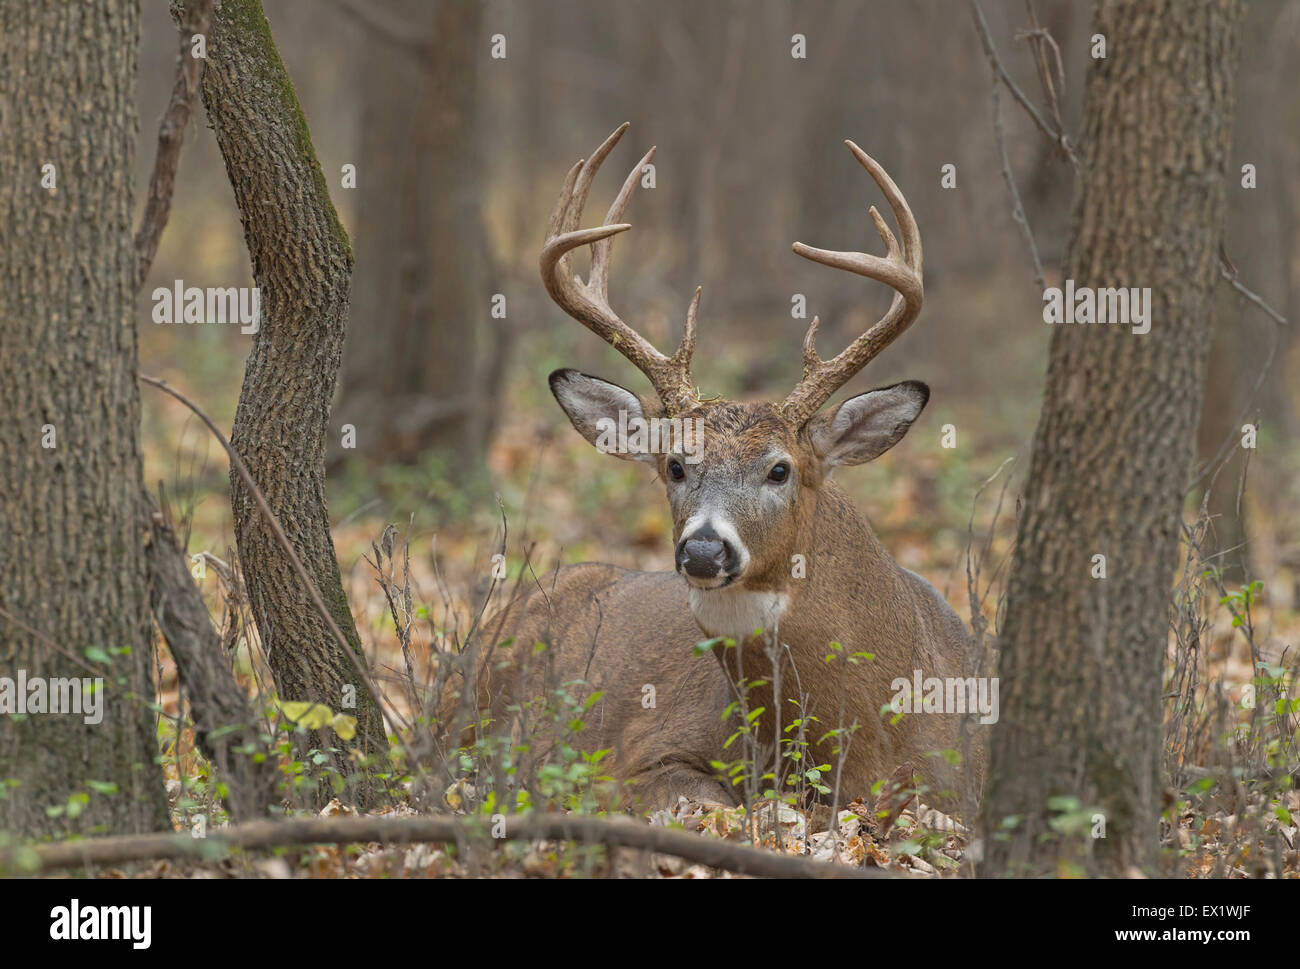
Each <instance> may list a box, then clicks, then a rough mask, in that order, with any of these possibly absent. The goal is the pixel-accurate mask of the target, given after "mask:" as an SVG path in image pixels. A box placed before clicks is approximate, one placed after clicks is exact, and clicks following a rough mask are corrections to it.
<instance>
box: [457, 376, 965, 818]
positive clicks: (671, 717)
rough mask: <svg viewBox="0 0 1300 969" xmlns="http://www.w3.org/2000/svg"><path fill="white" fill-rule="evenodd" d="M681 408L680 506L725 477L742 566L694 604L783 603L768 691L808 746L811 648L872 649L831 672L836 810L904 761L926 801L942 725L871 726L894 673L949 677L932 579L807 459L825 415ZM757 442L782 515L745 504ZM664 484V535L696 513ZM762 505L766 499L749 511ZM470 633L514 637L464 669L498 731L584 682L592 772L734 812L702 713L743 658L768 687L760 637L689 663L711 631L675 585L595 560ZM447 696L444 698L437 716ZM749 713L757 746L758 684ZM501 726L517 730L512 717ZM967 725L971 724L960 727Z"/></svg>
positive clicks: (952, 664) (958, 669)
mask: <svg viewBox="0 0 1300 969" xmlns="http://www.w3.org/2000/svg"><path fill="white" fill-rule="evenodd" d="M922 406H923V405H922ZM650 410H651V409H650V407H649V406H647V407H646V411H647V412H650ZM687 416H692V417H699V418H702V419H703V420H704V422H705V424H704V427H705V448H704V454H705V455H706V459H705V460H704V461H703V462H701V464H700V465H699V466H698V470H697V471H695V472H694V477H693V478H690V479H689V480H691V481H692V482H695V481H698V482H701V484H699V486H698V488H697V492H698V493H697V494H696V495H695V497H696V498H698V497H699V493H702V491H703V489H705V488H706V487H712V486H713V485H709V484H708V482H710V481H712V482H714V483H716V482H725V483H728V484H726V487H727V488H728V489H729V490H728V491H727V497H728V500H729V501H731V502H732V504H731V506H730V510H731V511H732V512H733V518H732V520H733V521H734V523H735V526H736V529H737V531H738V532H739V534H740V537H741V538H742V539H743V540H744V542H745V544H746V546H747V547H748V548H749V550H750V552H751V556H752V559H751V563H750V567H749V568H748V569H747V571H746V574H745V575H744V577H743V580H742V581H740V582H738V586H739V588H738V589H734V590H723V592H720V593H712V594H714V595H722V594H727V592H728V591H732V592H735V591H742V590H743V591H745V592H767V593H775V594H783V595H786V596H788V597H789V603H788V606H787V608H786V610H785V613H784V616H783V618H782V619H781V622H780V625H779V636H780V642H781V643H783V644H785V645H786V646H787V647H788V658H789V662H788V663H786V665H785V666H784V668H783V673H782V678H783V686H784V689H783V693H784V695H785V697H786V698H787V699H789V698H792V697H794V696H795V695H796V690H795V687H794V684H795V681H796V677H795V673H796V672H797V676H798V682H799V683H800V684H801V686H802V690H803V692H804V693H806V694H808V695H809V696H810V697H811V705H812V709H811V710H810V711H808V712H810V713H812V714H814V715H815V716H816V717H818V719H819V721H820V722H819V724H818V725H816V726H814V727H813V728H812V730H811V731H810V732H811V737H810V739H811V740H813V741H816V740H817V739H818V738H820V736H821V735H822V734H823V733H825V731H826V730H829V729H831V728H833V727H834V726H836V719H837V715H838V708H839V703H840V693H841V676H840V672H839V669H838V667H836V666H835V665H834V664H828V663H827V662H826V660H825V657H826V656H827V654H828V653H829V652H830V648H829V644H830V643H832V642H838V643H840V644H842V646H843V649H844V650H845V652H846V653H848V654H853V653H858V652H866V653H871V654H873V655H874V660H871V661H863V662H860V663H859V664H858V665H856V666H850V667H849V668H848V671H847V674H846V675H845V678H844V697H845V710H846V714H845V719H846V721H848V722H852V721H853V720H856V721H858V723H860V724H861V728H860V729H859V730H858V732H857V733H856V735H855V736H854V737H853V739H852V742H851V745H850V747H849V753H848V756H847V760H846V763H845V765H844V773H843V785H842V790H843V796H842V798H841V803H843V802H844V801H847V800H848V799H850V798H853V797H858V796H865V795H867V793H868V791H869V789H870V787H871V785H872V783H873V782H875V781H877V780H881V779H885V778H889V777H890V776H891V775H893V774H894V772H895V770H896V769H897V768H898V767H899V765H900V764H904V763H911V764H912V765H913V767H914V768H915V769H916V770H918V771H919V772H920V773H921V774H922V776H923V777H924V778H925V779H926V780H927V781H928V782H929V783H930V784H931V785H932V787H934V788H935V789H936V790H937V791H938V790H951V789H952V788H953V787H954V784H955V780H956V778H955V776H954V774H953V772H952V771H951V770H950V769H948V768H947V765H946V763H945V761H944V760H943V759H942V758H940V757H936V756H927V755H928V754H929V752H931V751H936V750H940V749H943V748H952V747H957V746H959V742H958V739H957V738H958V732H959V726H960V724H959V720H960V717H958V716H954V715H940V714H910V715H906V716H904V717H902V719H901V721H900V722H899V723H898V724H897V725H895V726H890V725H889V722H888V721H889V715H888V714H887V715H886V716H885V717H882V716H881V715H880V711H881V708H882V707H883V706H884V705H886V704H888V703H889V701H890V698H891V697H892V696H893V694H894V692H895V691H894V690H893V689H892V688H891V682H892V681H893V680H894V679H895V678H896V677H902V678H905V679H907V680H908V681H909V682H910V680H911V678H912V671H913V670H915V669H920V670H921V671H922V675H923V676H940V677H943V676H958V675H962V671H963V666H964V663H965V647H966V645H967V643H968V634H967V632H966V629H965V627H964V626H963V624H962V622H961V620H960V619H958V617H957V615H956V614H955V613H954V612H953V611H952V609H951V608H950V607H949V606H948V604H947V603H946V602H945V601H944V599H943V597H942V596H941V595H940V594H939V593H938V591H937V590H935V589H934V587H933V586H931V585H930V584H929V583H928V582H926V581H925V580H924V579H923V578H921V577H920V576H918V575H916V574H914V573H912V572H910V571H908V570H907V569H904V568H902V567H901V566H899V565H898V564H897V563H896V562H895V561H894V560H893V559H892V558H890V556H889V555H888V554H887V553H886V552H885V551H884V549H883V548H882V547H881V545H880V543H879V542H878V541H877V539H876V536H875V534H874V533H873V532H872V530H871V528H870V526H869V525H868V524H867V522H866V521H865V520H864V518H863V517H862V516H861V515H859V514H858V512H857V511H856V510H855V509H854V508H853V506H852V505H851V503H850V502H849V501H848V499H847V497H846V496H845V494H844V492H843V491H842V490H841V489H840V488H839V487H838V486H837V485H836V484H835V483H834V482H833V481H832V480H830V478H829V475H828V474H827V472H826V471H825V469H824V467H823V464H824V458H825V454H824V453H819V451H818V449H819V447H824V440H825V432H826V429H827V428H828V427H829V422H830V421H831V420H832V419H833V416H834V415H833V411H832V412H831V413H827V414H824V415H821V416H819V417H816V418H814V419H813V420H812V421H810V422H809V423H808V425H806V426H805V427H804V428H801V429H800V428H794V427H792V426H791V425H790V424H788V423H787V422H786V421H785V420H783V419H782V417H781V416H780V413H779V412H778V411H777V409H776V408H775V407H773V406H772V405H771V404H766V403H756V404H735V403H727V402H718V403H708V404H703V405H700V406H699V407H698V408H696V409H695V410H694V411H692V412H691V413H690V414H689V415H687ZM575 424H576V421H575ZM905 430H906V427H905V426H904V427H902V429H901V430H899V431H898V432H897V433H896V435H895V436H894V437H893V438H892V439H891V440H890V441H889V442H888V443H889V444H892V443H893V441H894V440H896V439H897V438H898V437H901V436H902V433H903V432H905ZM584 433H585V431H584ZM886 446H888V445H886ZM774 449H776V450H780V451H783V452H784V453H785V454H786V455H788V456H789V458H790V459H792V463H793V472H794V475H795V480H794V481H793V482H792V483H791V484H789V485H788V486H787V487H788V489H789V491H788V493H779V492H778V494H779V495H780V500H781V501H784V505H782V506H781V508H780V509H779V510H777V511H774V510H773V508H774V505H775V502H776V500H777V499H776V498H771V499H761V498H759V497H755V496H756V495H760V494H762V491H761V488H762V485H761V481H762V478H761V475H762V474H766V471H765V464H764V462H765V461H766V460H767V458H768V455H769V454H771V453H772V452H773V450H774ZM668 460H669V457H668V456H666V455H659V456H657V457H656V458H655V461H656V467H657V468H658V470H659V474H660V477H661V479H664V480H665V482H666V484H667V472H666V470H665V469H666V466H667V461H668ZM754 475H760V477H757V478H753V476H754ZM751 478H753V480H756V481H758V482H760V484H754V483H752V481H751ZM668 487H669V491H670V503H671V504H672V505H673V518H674V529H673V537H674V540H675V541H676V540H677V539H679V538H680V537H681V531H682V527H683V525H684V523H685V522H686V520H687V518H688V517H689V516H690V514H691V513H692V510H693V509H694V508H695V507H696V505H695V504H694V503H693V502H692V498H691V494H690V489H688V488H679V489H678V490H677V491H676V492H675V493H674V491H673V488H672V487H671V485H668ZM717 487H723V486H722V485H717ZM764 500H767V501H768V502H769V504H768V505H766V506H764V505H763V501H764ZM795 554H801V555H803V556H804V557H805V559H806V577H803V578H793V577H792V575H791V571H792V570H791V557H792V556H793V555H795ZM485 631H486V635H487V639H488V640H491V641H494V642H498V643H500V642H504V641H507V640H513V643H514V645H513V647H512V651H511V652H510V656H511V658H512V660H511V663H510V664H509V665H507V666H504V667H503V665H502V662H501V661H502V660H503V658H504V657H503V655H502V654H501V653H500V652H497V653H495V654H493V658H492V659H490V660H489V659H485V658H480V659H479V660H478V662H477V672H476V682H477V702H478V706H479V708H480V709H482V710H487V711H491V712H492V714H493V716H494V718H495V719H496V721H497V722H498V724H502V723H505V722H507V721H509V720H510V719H511V718H510V717H509V715H508V713H507V708H508V707H510V706H511V705H512V704H516V703H519V702H521V701H524V700H526V699H528V698H529V697H531V696H536V695H537V694H538V693H539V692H540V691H541V690H542V689H543V683H544V681H546V680H548V679H549V681H550V682H551V683H563V682H569V681H573V680H585V681H586V682H587V683H588V684H589V685H590V688H591V689H593V690H601V691H604V697H603V698H602V699H601V700H600V701H599V702H598V703H597V704H596V705H595V706H594V707H593V708H592V710H591V711H590V712H589V713H588V714H587V717H586V720H587V723H588V727H587V729H586V730H584V731H583V732H581V733H580V734H579V735H578V742H579V743H580V744H581V745H582V746H583V747H584V748H585V749H588V750H595V749H605V748H608V749H610V750H611V751H612V752H611V754H610V755H609V756H608V758H607V759H606V760H605V762H604V764H605V766H606V767H607V768H608V771H609V773H610V774H611V775H612V776H613V777H615V778H616V779H618V780H620V781H629V782H632V783H633V785H634V787H633V790H634V791H635V795H636V798H637V799H638V800H639V801H641V802H642V803H643V805H647V806H662V805H665V804H669V803H671V802H672V801H674V800H675V799H676V797H677V796H678V795H680V794H684V795H686V796H688V797H693V798H698V799H703V800H708V801H717V802H721V803H738V799H737V794H736V791H735V790H734V789H733V788H732V786H731V785H730V784H729V783H727V782H726V781H723V780H720V779H719V778H718V777H717V776H716V771H715V770H714V769H713V768H712V767H710V763H711V762H713V761H724V762H727V761H733V760H735V758H736V756H737V751H736V749H734V748H733V749H731V750H724V749H723V745H724V743H725V742H726V740H727V738H728V736H730V734H731V733H732V731H733V730H734V723H732V724H728V723H724V722H723V721H722V720H721V718H720V713H721V711H722V710H723V708H724V707H725V706H726V704H727V703H728V702H729V701H730V699H731V696H732V694H731V692H730V688H729V685H728V675H731V676H732V677H734V676H735V674H736V672H737V670H736V667H737V663H738V662H740V661H742V659H743V664H744V668H745V669H744V672H745V675H746V676H747V677H750V678H752V677H754V676H756V675H762V676H767V677H770V676H771V667H770V663H769V661H768V659H767V657H766V656H765V655H764V652H763V648H762V647H763V644H762V641H761V640H760V639H758V638H755V637H753V636H750V637H748V638H746V639H744V640H743V641H742V642H741V643H739V644H738V648H736V649H730V650H724V649H722V648H721V647H718V648H715V650H714V651H713V655H703V656H696V655H694V652H693V647H694V646H695V644H696V643H698V642H699V641H701V640H703V639H706V638H708V637H709V636H710V635H712V633H713V631H712V630H708V629H704V628H702V627H701V625H700V623H699V622H698V621H697V619H696V617H695V615H694V613H693V612H692V610H691V606H690V601H689V597H688V586H687V583H686V581H685V579H683V578H682V577H681V576H679V575H678V574H676V573H673V572H660V573H646V572H634V571H628V570H625V569H621V568H617V567H615V566H611V565H601V564H584V565H576V566H568V567H564V568H561V569H559V570H558V571H556V572H553V573H550V574H548V575H547V576H545V577H544V578H542V579H541V580H539V581H538V582H537V584H536V586H535V587H534V588H533V589H532V590H531V591H530V592H529V593H528V594H526V595H524V596H522V597H520V598H519V599H518V600H517V601H515V602H513V603H512V604H510V605H509V606H508V607H507V608H506V609H505V610H504V611H502V612H501V613H499V614H498V615H497V616H496V617H495V618H494V619H492V620H489V622H488V623H487V624H486V625H485ZM537 642H546V643H549V644H550V647H549V649H548V650H547V651H546V652H545V653H544V654H542V657H543V658H542V659H540V660H533V661H529V659H528V658H529V657H530V656H532V655H533V653H534V650H533V646H534V644H535V643H537ZM489 652H491V651H489ZM718 654H721V656H722V657H725V660H724V662H719V657H718ZM724 663H725V666H726V670H725V671H724V668H723V667H724ZM647 684H648V685H651V686H653V687H654V690H655V694H656V704H655V706H654V708H653V709H646V708H645V707H644V706H643V704H642V698H643V686H645V685H647ZM454 703H455V698H454V696H452V694H451V693H450V692H449V693H448V697H447V706H446V711H447V715H449V713H450V710H451V709H452V708H453V705H454ZM750 705H751V707H756V706H765V707H766V708H767V710H768V711H769V713H768V714H767V715H765V717H764V722H765V725H766V726H765V729H764V732H763V736H764V740H765V742H768V743H770V742H771V740H772V727H771V723H772V720H771V716H772V714H771V711H773V710H775V709H777V706H778V705H774V704H773V703H772V697H771V687H770V686H769V687H765V688H759V689H757V690H755V691H754V692H753V693H751V696H750ZM779 708H780V710H781V720H782V724H783V725H788V724H789V722H790V720H791V719H792V718H793V717H794V716H796V712H795V708H794V707H793V706H792V705H791V704H790V703H787V702H783V703H781V704H779ZM972 723H974V718H972ZM845 725H847V723H846V724H845ZM514 729H515V731H516V733H517V732H518V729H519V728H518V724H517V723H516V724H515V725H514ZM981 732H982V728H980V727H978V726H974V727H973V730H972V733H973V734H975V735H978V734H980V733H981ZM786 736H788V735H786ZM548 742H549V741H548V739H547V738H546V737H545V736H541V737H538V738H536V740H535V742H534V751H535V752H536V753H539V754H540V753H544V751H545V749H546V747H547V744H548ZM830 748H831V742H830V741H828V742H826V743H825V744H818V745H816V747H815V749H814V753H813V755H812V756H813V757H814V758H815V760H814V763H829V764H832V765H833V764H835V756H834V755H833V754H832V752H831V749H830ZM981 748H982V744H980V743H978V742H977V744H976V745H975V748H974V751H973V756H972V763H971V766H972V768H973V769H974V771H975V772H976V775H977V776H978V773H979V772H980V771H981V770H982V753H981ZM930 800H932V801H934V800H936V798H934V797H931V798H930ZM937 800H939V801H940V803H943V799H937Z"/></svg>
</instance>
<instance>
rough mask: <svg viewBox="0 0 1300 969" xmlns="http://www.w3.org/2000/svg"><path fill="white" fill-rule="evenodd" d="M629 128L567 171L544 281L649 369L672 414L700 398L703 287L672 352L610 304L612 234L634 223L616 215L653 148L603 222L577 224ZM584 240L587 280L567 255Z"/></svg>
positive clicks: (564, 304)
mask: <svg viewBox="0 0 1300 969" xmlns="http://www.w3.org/2000/svg"><path fill="white" fill-rule="evenodd" d="M627 129H628V125H627V124H626V123H624V124H622V125H620V126H619V127H618V128H617V129H616V130H615V131H614V133H613V134H611V135H610V136H609V137H608V138H606V139H605V141H604V142H603V143H602V144H601V146H600V147H599V148H597V149H596V151H595V152H594V153H593V154H592V156H591V157H590V158H588V159H587V160H586V161H582V162H579V163H578V164H576V165H574V166H573V168H571V169H570V170H569V174H568V176H567V177H566V178H565V181H564V187H563V188H562V189H561V191H560V197H559V199H558V200H557V201H556V203H555V208H554V209H553V210H552V211H551V220H550V223H549V227H548V229H547V233H546V242H545V244H544V245H543V246H542V255H541V260H540V264H541V271H542V282H543V284H544V285H545V286H546V291H547V292H548V293H549V294H550V296H551V299H553V300H554V301H555V302H556V303H557V304H558V305H559V306H560V307H561V308H562V309H563V310H564V311H565V312H566V313H568V314H569V315H570V316H572V317H573V318H574V319H576V320H577V321H578V322H580V323H582V324H583V325H584V326H586V327H587V328H588V329H589V330H591V331H592V332H593V333H595V334H596V335H597V336H599V337H600V338H601V339H603V340H604V341H605V342H606V343H608V344H609V345H610V346H612V347H613V348H614V349H616V350H617V351H618V352H619V353H621V354H622V355H623V356H624V357H626V358H627V359H628V361H629V362H631V363H632V364H633V365H634V366H636V368H637V369H638V370H640V371H641V372H642V373H643V374H645V375H646V377H647V378H648V379H649V380H650V383H651V385H652V386H653V387H654V389H655V392H656V393H657V394H658V395H659V399H660V400H661V401H662V402H663V404H664V407H665V408H666V409H667V410H668V412H669V413H670V414H675V413H680V412H681V411H684V410H689V409H690V408H691V407H692V406H694V405H695V404H696V403H697V402H698V397H697V395H696V394H695V391H694V387H693V385H692V383H691V379H690V360H691V353H692V352H693V350H694V347H695V312H696V308H697V307H698V305H699V292H698V291H697V292H696V296H695V300H694V302H692V304H691V311H690V313H689V315H688V318H687V324H686V332H684V333H683V335H682V342H681V345H680V346H679V347H678V348H677V351H676V352H675V353H674V354H673V355H672V356H671V357H666V356H664V355H663V354H662V353H660V352H659V351H658V350H657V349H655V347H654V346H653V345H652V344H651V343H650V342H649V341H648V340H646V339H645V338H644V337H643V336H641V334H639V333H637V332H636V331H635V330H634V329H632V328H631V327H630V326H628V325H627V324H626V323H624V322H623V321H622V320H621V319H620V318H619V316H618V314H617V313H615V312H614V310H613V309H612V308H611V307H610V305H609V298H608V291H609V264H610V252H611V250H612V248H613V237H614V236H615V235H617V234H618V233H620V232H626V231H627V230H628V229H630V228H632V226H631V225H629V224H627V223H623V222H616V221H614V220H616V219H619V218H622V216H623V212H624V210H625V209H626V208H627V204H628V201H629V200H630V199H631V197H632V193H633V191H635V189H636V185H637V181H638V178H639V176H640V173H641V169H642V168H643V167H644V166H645V165H646V164H647V163H648V162H649V161H650V159H651V158H653V157H654V153H655V149H654V148H651V149H650V150H649V151H648V152H646V154H645V156H644V157H643V158H642V159H641V160H640V161H639V162H637V165H636V167H635V168H633V169H632V171H631V173H630V174H629V175H628V177H627V179H626V180H625V181H624V182H623V187H622V188H621V189H620V190H619V193H618V195H617V196H616V197H615V199H614V202H613V204H612V205H611V206H610V208H609V212H608V213H607V214H606V216H605V222H604V224H603V225H599V226H596V227H595V228H591V229H579V228H578V225H579V224H580V223H581V221H582V212H583V209H584V207H585V206H586V202H587V194H588V192H590V190H591V185H592V182H593V181H594V180H595V177H596V173H597V172H598V171H599V169H600V166H601V163H602V162H603V161H604V160H605V158H606V156H608V155H609V153H610V151H612V150H613V148H614V146H615V145H616V144H618V141H619V139H620V138H621V137H622V136H623V132H625V131H626V130H627ZM584 245H589V246H591V271H590V272H589V273H588V274H587V282H585V283H584V282H583V281H582V280H581V279H579V278H578V277H577V276H576V275H575V274H574V273H573V270H572V266H571V260H570V258H569V255H570V253H572V252H573V250H574V249H577V248H578V247H579V246H584Z"/></svg>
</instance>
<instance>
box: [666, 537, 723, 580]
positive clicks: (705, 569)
mask: <svg viewBox="0 0 1300 969" xmlns="http://www.w3.org/2000/svg"><path fill="white" fill-rule="evenodd" d="M735 566H736V552H735V549H733V548H732V547H731V544H730V543H729V542H725V541H723V540H722V539H721V538H720V537H719V536H718V533H717V532H715V531H714V530H713V529H712V528H710V527H709V526H708V525H705V526H704V527H703V528H700V529H698V530H697V531H695V532H693V533H692V534H690V535H686V536H683V537H682V540H681V541H680V542H679V543H678V544H677V570H678V571H679V572H685V573H686V574H687V575H689V576H691V577H692V578H696V579H712V578H714V577H716V576H717V574H718V573H719V572H722V571H727V572H730V571H731V570H732V569H734V568H735Z"/></svg>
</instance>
